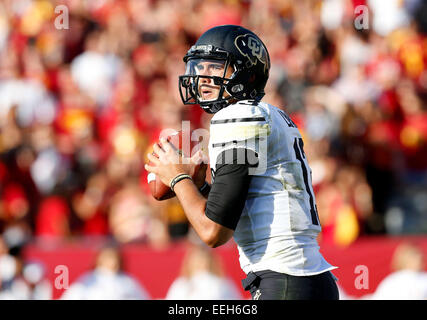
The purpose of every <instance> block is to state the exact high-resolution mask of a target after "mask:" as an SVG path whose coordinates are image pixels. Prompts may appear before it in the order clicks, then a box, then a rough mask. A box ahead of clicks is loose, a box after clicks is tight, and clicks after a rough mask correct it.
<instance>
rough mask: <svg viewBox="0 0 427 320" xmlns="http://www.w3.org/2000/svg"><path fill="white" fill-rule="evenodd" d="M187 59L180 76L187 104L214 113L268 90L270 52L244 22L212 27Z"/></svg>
mask: <svg viewBox="0 0 427 320" xmlns="http://www.w3.org/2000/svg"><path fill="white" fill-rule="evenodd" d="M184 62H185V63H186V71H185V74H184V75H182V76H180V77H179V90H180V94H181V99H182V102H183V103H184V104H199V105H200V106H201V107H202V108H203V109H204V110H205V111H206V112H208V113H215V112H218V111H219V110H221V109H223V108H225V107H227V106H228V105H230V104H231V103H234V102H236V101H239V100H248V99H252V100H261V98H262V97H263V96H264V94H265V93H264V88H265V85H266V83H267V80H268V76H269V71H270V56H269V54H268V51H267V48H266V47H265V45H264V43H263V42H262V41H261V39H260V38H259V37H258V36H257V35H256V34H255V33H253V32H252V31H250V30H248V29H245V28H243V27H241V26H235V25H223V26H218V27H214V28H211V29H209V30H208V31H206V32H205V33H204V34H202V35H201V36H200V38H199V39H198V40H197V42H196V44H195V45H194V46H192V47H191V48H190V50H189V51H188V52H187V54H186V55H185V56H184ZM227 75H228V76H227ZM203 83H206V85H204V84H203ZM201 88H205V89H202V90H201ZM212 88H215V89H212ZM202 91H203V92H202ZM212 91H214V92H215V93H216V92H218V93H217V94H212Z"/></svg>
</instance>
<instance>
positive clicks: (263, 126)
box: [210, 102, 271, 146]
mask: <svg viewBox="0 0 427 320" xmlns="http://www.w3.org/2000/svg"><path fill="white" fill-rule="evenodd" d="M270 131H271V126H270V116H269V114H268V112H267V111H266V110H265V109H264V108H262V107H261V106H259V105H258V103H245V102H243V103H242V102H239V103H236V104H233V105H231V106H228V107H227V108H224V109H222V110H220V111H219V112H217V113H216V114H215V115H214V116H213V117H212V119H211V130H210V133H211V144H213V145H215V146H223V145H224V144H228V143H230V142H233V141H245V140H249V139H258V138H260V137H261V138H263V137H266V136H268V135H269V134H270Z"/></svg>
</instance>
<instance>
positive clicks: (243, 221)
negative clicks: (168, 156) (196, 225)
mask: <svg viewBox="0 0 427 320" xmlns="http://www.w3.org/2000/svg"><path fill="white" fill-rule="evenodd" d="M235 147H244V148H247V149H251V150H253V151H255V152H256V153H257V154H258V161H259V166H258V168H257V169H256V170H255V169H253V170H254V171H252V172H251V171H250V174H252V175H253V177H252V180H251V184H250V186H249V193H248V197H247V199H246V203H245V207H244V209H243V212H242V215H241V217H240V220H239V222H238V224H237V227H236V230H235V232H234V240H235V242H236V243H237V246H238V250H239V256H240V257H239V260H240V266H241V268H242V269H243V271H244V272H245V273H246V274H247V273H249V272H250V271H254V272H256V271H260V270H272V271H276V272H281V273H286V274H289V275H295V276H307V275H315V274H319V273H322V272H325V271H328V270H332V269H335V268H336V267H334V266H331V265H330V264H329V263H328V262H327V261H326V260H325V259H324V258H323V256H322V255H321V254H320V252H319V245H318V243H317V239H316V238H317V235H318V234H319V232H320V231H321V226H320V223H319V219H318V215H317V208H316V200H315V196H314V192H313V188H312V183H311V169H310V167H309V166H308V163H307V159H306V157H305V154H304V151H303V141H302V137H301V134H300V132H299V130H298V128H297V127H296V125H295V124H294V123H293V122H292V120H291V119H290V118H289V117H288V116H287V114H286V113H285V112H283V111H281V110H280V109H278V108H276V107H274V106H271V105H269V104H267V103H264V102H258V103H256V102H253V101H240V102H238V103H236V104H233V105H230V106H228V107H227V108H224V109H222V110H220V111H219V112H217V113H216V114H215V115H214V116H213V118H212V120H211V126H210V140H209V157H210V163H211V171H212V179H214V178H215V170H216V168H215V167H216V163H217V162H218V160H220V159H218V156H219V155H220V154H221V153H222V152H223V151H225V150H227V149H230V148H235ZM222 160H224V159H222ZM223 163H224V162H223Z"/></svg>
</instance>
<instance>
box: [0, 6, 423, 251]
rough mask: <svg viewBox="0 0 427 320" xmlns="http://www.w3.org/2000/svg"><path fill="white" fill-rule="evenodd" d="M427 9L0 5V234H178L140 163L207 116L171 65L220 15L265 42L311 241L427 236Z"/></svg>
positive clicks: (173, 208) (11, 241) (155, 239)
mask: <svg viewBox="0 0 427 320" xmlns="http://www.w3.org/2000/svg"><path fill="white" fill-rule="evenodd" d="M426 12H427V5H426V2H425V1H421V0H405V1H399V0H387V1H383V0H324V1H318V0H300V1H291V0H268V1H267V0H252V1H250V0H204V1H200V0H173V1H166V0H117V1H113V0H94V1H89V0H20V1H12V0H4V1H2V2H0V52H1V54H0V235H1V238H2V241H3V242H4V244H5V246H6V247H7V248H8V250H9V251H13V250H14V249H16V251H17V252H19V249H20V248H22V246H24V245H25V244H26V243H28V242H29V241H33V240H34V239H39V240H40V239H41V240H43V241H50V240H52V239H53V240H55V241H56V240H69V239H75V238H79V237H90V238H94V239H96V238H104V237H110V238H113V239H115V240H116V241H118V242H119V243H129V242H135V241H137V242H145V243H147V244H149V245H152V246H154V247H162V246H166V245H168V243H170V242H171V241H175V240H176V239H180V238H182V237H184V236H186V235H187V233H188V222H187V220H186V218H185V215H184V213H183V211H182V208H181V207H180V205H179V203H178V202H177V200H176V199H172V200H167V201H163V202H158V201H156V200H154V199H153V198H152V197H151V196H150V191H149V188H148V185H147V179H146V178H147V173H146V172H145V170H144V169H143V164H144V162H145V161H146V154H147V152H150V148H151V145H152V144H153V143H154V142H155V141H157V139H158V137H159V134H160V132H161V131H162V130H163V129H176V130H179V129H181V126H182V121H189V122H190V124H191V127H192V128H193V129H195V128H202V127H204V128H207V127H208V125H207V124H208V123H209V119H210V116H209V115H207V114H205V113H203V111H202V110H201V109H200V108H198V107H196V106H195V107H192V106H184V105H183V104H182V102H181V100H180V97H179V91H178V75H180V74H182V73H183V72H184V64H183V62H182V57H183V56H184V54H185V53H186V51H187V50H188V48H189V47H190V46H191V45H192V44H193V43H194V42H195V40H196V39H197V38H198V36H199V35H200V34H201V33H203V32H204V31H205V30H207V29H208V28H210V27H213V26H215V25H221V24H241V25H243V26H245V27H247V28H249V29H251V30H253V31H254V32H255V33H257V34H258V35H259V36H260V37H261V39H263V41H264V42H265V44H266V46H267V48H268V50H269V53H270V56H271V61H272V68H271V73H270V80H269V82H268V85H267V88H266V92H267V94H266V96H265V98H264V99H263V100H264V101H265V102H268V103H271V104H273V105H276V106H278V107H281V108H283V110H285V111H286V112H288V113H289V114H290V116H291V118H292V119H294V121H295V122H296V123H297V125H298V126H299V128H300V129H301V131H302V133H303V137H304V142H305V151H306V153H307V157H308V158H309V161H310V164H311V168H312V171H313V172H312V174H313V183H314V189H315V192H316V200H317V206H318V211H319V216H320V219H321V223H322V226H323V232H322V235H321V239H320V240H321V241H323V242H324V243H327V244H333V245H344V246H345V245H348V244H351V243H352V242H353V241H354V240H355V239H357V237H359V236H360V235H362V234H384V233H388V234H408V233H425V232H427V225H426V221H427V219H426V218H427V217H426V214H427V112H426V95H427V40H426V37H425V34H426V31H427V25H426V20H425V16H426V15H427V13H426ZM423 17H424V19H423ZM356 22H358V23H356Z"/></svg>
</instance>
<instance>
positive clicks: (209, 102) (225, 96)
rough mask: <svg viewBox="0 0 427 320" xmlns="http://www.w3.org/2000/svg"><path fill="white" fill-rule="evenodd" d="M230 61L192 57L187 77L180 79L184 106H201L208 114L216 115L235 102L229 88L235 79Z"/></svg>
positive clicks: (187, 64)
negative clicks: (232, 101)
mask: <svg viewBox="0 0 427 320" xmlns="http://www.w3.org/2000/svg"><path fill="white" fill-rule="evenodd" d="M231 68H232V66H231V65H230V61H229V59H214V58H205V57H190V58H189V59H188V60H187V62H186V70H185V75H183V76H180V77H179V87H180V94H181V99H182V101H183V103H184V104H199V105H200V106H201V107H202V108H203V109H204V110H205V111H206V112H208V113H215V112H217V111H219V110H220V109H222V108H224V107H226V106H228V105H229V104H230V103H231V100H233V96H232V94H230V92H229V91H228V90H227V86H228V84H229V83H230V81H231V80H232V79H233V77H234V71H235V70H232V69H231Z"/></svg>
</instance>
